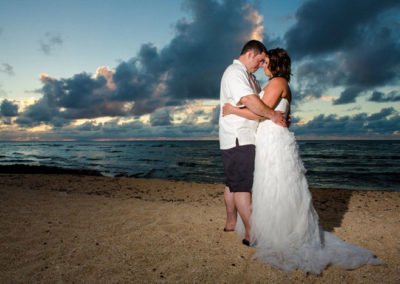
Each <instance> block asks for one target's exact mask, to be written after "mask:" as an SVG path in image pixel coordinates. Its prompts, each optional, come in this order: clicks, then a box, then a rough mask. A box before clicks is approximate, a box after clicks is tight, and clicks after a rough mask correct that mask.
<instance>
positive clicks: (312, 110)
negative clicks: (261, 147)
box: [0, 0, 400, 141]
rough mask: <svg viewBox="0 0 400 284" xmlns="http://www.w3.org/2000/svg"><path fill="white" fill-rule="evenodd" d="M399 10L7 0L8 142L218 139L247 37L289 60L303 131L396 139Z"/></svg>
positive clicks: (361, 3)
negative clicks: (223, 99)
mask: <svg viewBox="0 0 400 284" xmlns="http://www.w3.org/2000/svg"><path fill="white" fill-rule="evenodd" d="M399 12H400V1H398V0H381V1H375V0H352V1H347V0H282V1H266V0H264V1H261V0H253V1H250V0H248V1H245V0H169V1H164V0H143V1H142V0H137V1H127V0H114V1H111V0H102V1H98V0H96V1H93V0H86V1H79V0H56V1H54V0H36V1H32V0H15V1H5V0H0V140H22V141H25V140H95V141H97V140H135V139H217V138H218V117H219V112H220V109H219V84H220V80H221V76H222V74H223V72H224V70H225V68H226V67H227V66H228V65H229V64H231V63H232V61H233V59H235V58H238V56H239V54H240V51H241V48H242V46H243V44H244V43H245V42H246V41H248V40H250V39H258V40H261V41H263V42H264V44H265V45H266V47H267V49H272V48H276V47H281V48H285V49H286V50H287V51H288V53H289V55H290V56H291V59H292V73H293V76H292V80H291V82H290V87H291V89H292V95H293V103H292V110H291V112H292V124H291V127H290V128H291V130H292V131H293V132H294V133H295V134H296V137H298V139H400V13H399ZM256 76H257V79H258V80H259V82H260V84H261V86H265V85H266V84H267V83H268V80H267V78H266V77H265V75H264V74H263V71H262V70H261V69H260V70H259V71H257V72H256Z"/></svg>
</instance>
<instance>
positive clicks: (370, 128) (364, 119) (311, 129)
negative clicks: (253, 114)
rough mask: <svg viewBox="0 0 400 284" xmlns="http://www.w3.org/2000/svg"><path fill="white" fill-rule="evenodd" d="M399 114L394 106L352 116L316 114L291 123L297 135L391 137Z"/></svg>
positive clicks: (399, 122) (399, 120) (398, 121)
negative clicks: (304, 121) (304, 120)
mask: <svg viewBox="0 0 400 284" xmlns="http://www.w3.org/2000/svg"><path fill="white" fill-rule="evenodd" d="M399 125H400V115H399V113H398V112H397V111H396V110H395V109H394V108H392V107H391V108H383V109H381V111H379V112H377V113H373V114H367V113H359V114H356V115H353V116H341V117H339V116H338V115H327V116H326V115H324V114H321V115H318V116H316V117H314V118H313V119H312V120H311V121H309V122H307V123H304V124H301V125H293V127H292V130H293V131H294V132H295V133H296V134H297V135H304V136H313V135H314V136H315V135H316V136H319V137H321V138H322V137H329V136H340V137H363V136H365V137H369V138H382V137H384V136H385V137H391V136H392V135H394V133H395V132H396V131H397V132H398V131H399V130H400V128H399Z"/></svg>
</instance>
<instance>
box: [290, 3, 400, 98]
mask: <svg viewBox="0 0 400 284" xmlns="http://www.w3.org/2000/svg"><path fill="white" fill-rule="evenodd" d="M399 11H400V2H399V1H395V0H385V1H372V0H368V1H362V0H355V1H352V2H351V4H349V3H348V1H345V0H338V1H328V2H327V1H324V0H310V1H306V2H304V3H303V4H302V5H301V6H300V8H299V9H298V11H297V13H296V19H297V22H296V24H295V25H294V26H293V27H291V28H290V29H289V30H288V31H287V33H286V34H285V36H284V39H285V41H286V45H287V47H288V50H289V53H290V55H291V57H292V58H293V59H294V61H295V62H296V63H297V65H298V68H297V69H296V71H295V75H296V77H297V79H298V81H299V82H301V84H302V87H303V88H302V89H301V90H302V91H303V92H308V93H312V94H313V95H314V96H316V97H318V96H321V94H322V92H323V91H325V90H327V89H329V88H331V87H342V88H343V89H344V91H343V92H342V93H341V96H340V98H339V99H337V100H336V101H334V104H347V103H352V102H355V100H356V98H357V97H358V96H360V95H364V94H366V93H368V91H371V90H373V89H375V88H378V87H382V86H386V85H390V84H392V85H395V84H398V82H399V81H400V76H399V74H400V41H399V38H400V21H399V18H398V16H397V15H398V13H399Z"/></svg>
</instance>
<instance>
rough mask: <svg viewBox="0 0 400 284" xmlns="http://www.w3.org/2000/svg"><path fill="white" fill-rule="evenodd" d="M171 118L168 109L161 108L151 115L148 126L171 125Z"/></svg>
mask: <svg viewBox="0 0 400 284" xmlns="http://www.w3.org/2000/svg"><path fill="white" fill-rule="evenodd" d="M171 121H172V116H171V113H170V109H168V108H162V109H158V110H156V111H154V112H152V113H151V115H150V124H151V126H165V125H171Z"/></svg>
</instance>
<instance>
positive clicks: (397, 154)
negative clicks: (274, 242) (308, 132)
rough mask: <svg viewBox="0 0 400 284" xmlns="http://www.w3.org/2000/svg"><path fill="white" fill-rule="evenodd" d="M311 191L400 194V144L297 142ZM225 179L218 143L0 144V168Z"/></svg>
mask: <svg viewBox="0 0 400 284" xmlns="http://www.w3.org/2000/svg"><path fill="white" fill-rule="evenodd" d="M298 143H299V149H300V155H301V157H302V159H303V162H304V165H305V167H306V168H307V179H308V182H309V185H310V187H317V188H342V189H356V190H391V191H400V141H348V140H346V141H339V140H336V141H322V140H319V141H298ZM13 164H25V165H46V166H53V167H62V168H73V169H92V170H97V171H100V172H101V173H103V174H104V175H109V176H128V177H140V178H161V179H169V180H182V181H200V182H212V183H213V182H216V183H220V182H223V181H224V174H223V168H222V163H221V156H220V151H219V144H218V141H129V142H126V141H116V142H114V141H113V142H0V165H13Z"/></svg>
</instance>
